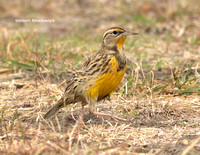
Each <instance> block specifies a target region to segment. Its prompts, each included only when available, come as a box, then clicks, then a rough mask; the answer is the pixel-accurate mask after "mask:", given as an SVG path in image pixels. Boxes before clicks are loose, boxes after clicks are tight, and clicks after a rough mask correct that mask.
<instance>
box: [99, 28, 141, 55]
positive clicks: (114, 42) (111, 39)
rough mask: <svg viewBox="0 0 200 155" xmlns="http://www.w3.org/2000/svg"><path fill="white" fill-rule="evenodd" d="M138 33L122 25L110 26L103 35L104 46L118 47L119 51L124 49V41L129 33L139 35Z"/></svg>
mask: <svg viewBox="0 0 200 155" xmlns="http://www.w3.org/2000/svg"><path fill="white" fill-rule="evenodd" d="M137 34H138V33H136V32H133V31H131V30H128V29H124V28H121V27H112V28H109V29H108V30H107V31H106V32H105V33H104V35H103V43H102V46H103V47H104V48H108V49H116V48H117V49H118V51H120V52H121V51H122V49H123V43H124V41H125V39H126V37H127V36H129V35H137Z"/></svg>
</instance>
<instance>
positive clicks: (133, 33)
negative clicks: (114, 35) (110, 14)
mask: <svg viewBox="0 0 200 155" xmlns="http://www.w3.org/2000/svg"><path fill="white" fill-rule="evenodd" d="M121 35H122V36H130V35H138V33H137V32H133V31H131V30H126V31H125V32H124V33H122V34H121Z"/></svg>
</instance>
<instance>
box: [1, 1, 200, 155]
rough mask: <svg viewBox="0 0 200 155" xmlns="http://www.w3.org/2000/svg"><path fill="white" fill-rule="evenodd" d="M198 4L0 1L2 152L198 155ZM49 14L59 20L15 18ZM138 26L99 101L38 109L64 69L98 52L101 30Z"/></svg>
mask: <svg viewBox="0 0 200 155" xmlns="http://www.w3.org/2000/svg"><path fill="white" fill-rule="evenodd" d="M199 8H200V2H199V1H198V0H191V1H187V0H185V1H175V0H162V1H160V0H141V1H136V0H120V1H108V0H98V1H95V2H94V1H91V0H83V1H80V0H69V1H61V0H58V1H40V2H37V3H36V2H32V1H26V0H21V1H17V0H14V1H12V2H11V1H4V0H3V1H0V154H167V155H168V154H171V155H173V154H182V155H186V154H191V155H197V154H200V80H199V75H200V69H199V65H200V64H199V60H200V16H199V14H200V9H199ZM16 19H54V20H55V22H16ZM112 26H123V27H126V28H129V29H133V30H135V31H137V32H139V35H138V36H136V37H129V38H127V41H126V43H125V45H124V49H125V54H126V56H127V59H128V69H127V72H126V75H125V77H124V79H123V81H122V82H121V84H120V86H119V88H118V89H117V90H116V91H115V93H113V95H112V96H111V97H110V98H109V99H106V100H104V101H101V102H98V103H96V106H95V109H96V111H98V112H104V113H109V114H113V115H115V116H119V117H122V118H124V119H127V121H126V122H122V121H114V120H112V119H110V118H102V117H95V116H92V115H90V114H89V112H88V106H86V107H85V117H84V123H85V124H84V125H83V126H82V127H81V128H79V126H78V123H77V120H78V119H79V116H80V112H81V105H80V103H76V104H73V105H69V106H68V107H66V108H63V109H61V110H60V111H59V112H58V113H57V114H56V115H55V116H53V117H52V118H50V119H48V120H45V119H44V118H43V116H44V114H45V113H46V112H47V111H48V110H49V109H50V108H51V107H52V106H53V105H54V104H56V102H57V101H58V100H59V99H60V97H61V96H62V94H63V91H64V89H65V86H66V81H65V80H66V79H67V77H66V74H67V71H68V70H69V69H70V70H76V69H78V68H80V67H81V66H82V64H83V63H84V61H85V60H86V59H87V58H88V56H90V55H92V54H94V53H95V52H97V51H98V50H99V48H100V45H101V41H102V36H103V33H104V32H105V30H106V29H107V28H109V27H112Z"/></svg>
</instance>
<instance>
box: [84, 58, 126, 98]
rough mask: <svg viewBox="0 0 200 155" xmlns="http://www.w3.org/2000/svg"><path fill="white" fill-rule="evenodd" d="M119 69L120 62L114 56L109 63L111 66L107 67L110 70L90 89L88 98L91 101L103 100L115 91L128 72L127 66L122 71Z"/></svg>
mask: <svg viewBox="0 0 200 155" xmlns="http://www.w3.org/2000/svg"><path fill="white" fill-rule="evenodd" d="M118 67H119V64H118V61H117V60H116V58H115V57H114V56H113V57H112V58H111V60H110V62H109V65H108V66H107V67H106V69H107V68H108V72H106V73H105V74H103V75H101V76H99V77H98V78H97V80H96V82H95V84H94V85H93V86H92V87H91V88H89V90H88V92H87V97H88V98H90V99H94V98H97V99H101V98H103V97H104V96H106V95H109V94H110V93H112V92H113V91H115V89H116V88H117V86H118V85H119V83H120V82H121V80H122V78H123V76H124V73H125V71H126V65H125V67H124V68H123V69H122V70H120V71H117V69H118Z"/></svg>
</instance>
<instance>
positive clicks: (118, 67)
mask: <svg viewBox="0 0 200 155" xmlns="http://www.w3.org/2000/svg"><path fill="white" fill-rule="evenodd" d="M137 34H138V33H136V32H134V31H132V30H129V29H126V28H122V27H119V26H117V27H111V28H109V29H107V30H106V32H105V33H104V35H103V40H102V44H101V48H100V50H99V51H98V52H97V53H95V54H94V55H93V56H91V57H90V58H89V59H88V60H86V62H85V63H84V64H83V67H82V68H81V69H80V70H76V71H74V72H72V73H71V74H70V76H71V79H70V80H68V83H67V86H66V89H65V91H64V94H63V96H62V97H61V99H60V100H59V101H58V102H57V104H56V105H55V106H53V107H52V108H51V109H50V110H49V111H48V112H47V113H46V114H45V116H44V118H45V119H48V118H50V117H51V116H52V115H54V114H55V113H56V112H57V111H58V110H59V109H61V108H63V107H66V106H67V105H69V104H74V103H77V102H81V105H82V112H81V118H82V120H83V116H84V106H85V105H87V104H88V105H89V113H90V114H92V115H96V116H105V117H110V118H112V119H114V120H118V121H125V119H123V118H120V117H117V116H112V115H111V114H105V113H99V112H95V103H96V102H98V101H101V100H103V99H105V98H106V97H108V96H110V95H111V94H112V93H113V92H114V91H115V90H116V89H117V87H118V85H119V84H120V82H121V80H122V79H123V77H124V74H125V72H126V68H127V60H126V56H125V53H124V48H123V44H124V41H125V40H126V38H127V36H130V35H137Z"/></svg>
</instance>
